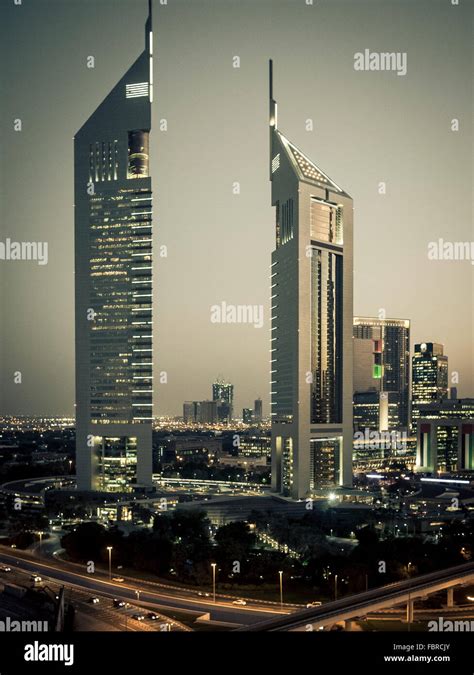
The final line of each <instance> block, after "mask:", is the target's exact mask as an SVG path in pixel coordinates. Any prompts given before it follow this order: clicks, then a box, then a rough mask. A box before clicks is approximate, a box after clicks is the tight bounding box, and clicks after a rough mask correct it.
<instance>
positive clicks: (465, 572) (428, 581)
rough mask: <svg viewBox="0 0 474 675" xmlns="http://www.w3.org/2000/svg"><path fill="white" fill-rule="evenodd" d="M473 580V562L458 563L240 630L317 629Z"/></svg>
mask: <svg viewBox="0 0 474 675" xmlns="http://www.w3.org/2000/svg"><path fill="white" fill-rule="evenodd" d="M473 581H474V563H467V564H464V565H457V566H456V567H450V568H448V569H446V570H440V571H437V572H432V573H430V574H424V575H421V576H419V577H414V578H413V579H409V580H407V581H399V582H396V583H393V584H388V585H387V586H382V587H380V588H375V589H373V590H370V591H366V592H364V593H358V594H356V595H351V596H349V597H345V598H341V599H340V600H335V601H333V602H328V603H325V604H324V605H322V606H321V607H316V608H311V609H304V610H302V611H298V612H294V613H292V614H291V615H290V616H286V617H277V618H273V619H269V620H266V621H261V622H259V623H256V624H253V625H252V626H246V627H245V628H243V627H241V628H239V629H237V630H248V631H252V632H253V631H294V630H304V631H307V630H315V629H319V628H324V627H326V626H329V625H332V624H335V623H337V622H340V621H350V620H353V619H356V618H358V617H363V616H366V615H367V614H370V613H373V612H376V611H378V610H381V609H385V608H387V607H393V606H395V605H399V604H401V603H408V602H413V601H414V600H415V599H416V598H421V597H426V596H428V595H430V594H431V593H435V592H437V591H440V590H444V589H448V588H453V587H454V586H456V585H460V584H465V583H470V582H471V583H472V582H473Z"/></svg>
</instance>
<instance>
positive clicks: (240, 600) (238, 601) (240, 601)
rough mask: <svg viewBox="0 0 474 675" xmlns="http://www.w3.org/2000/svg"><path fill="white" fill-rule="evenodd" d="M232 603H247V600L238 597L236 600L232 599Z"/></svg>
mask: <svg viewBox="0 0 474 675" xmlns="http://www.w3.org/2000/svg"><path fill="white" fill-rule="evenodd" d="M232 604H233V605H246V604H247V601H246V600H242V598H239V599H238V600H234V601H233V602H232Z"/></svg>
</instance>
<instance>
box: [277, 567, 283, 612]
mask: <svg viewBox="0 0 474 675" xmlns="http://www.w3.org/2000/svg"><path fill="white" fill-rule="evenodd" d="M278 574H279V575H280V609H281V610H283V570H280V571H279V572H278Z"/></svg>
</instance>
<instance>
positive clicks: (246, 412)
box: [242, 408, 253, 424]
mask: <svg viewBox="0 0 474 675" xmlns="http://www.w3.org/2000/svg"><path fill="white" fill-rule="evenodd" d="M252 418H253V410H252V408H243V410H242V421H243V423H244V424H250V423H251V422H252Z"/></svg>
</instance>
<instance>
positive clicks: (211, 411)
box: [200, 401, 218, 424]
mask: <svg viewBox="0 0 474 675" xmlns="http://www.w3.org/2000/svg"><path fill="white" fill-rule="evenodd" d="M200 410H201V422H202V424H216V423H217V421H218V416H217V401H201V403H200Z"/></svg>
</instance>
